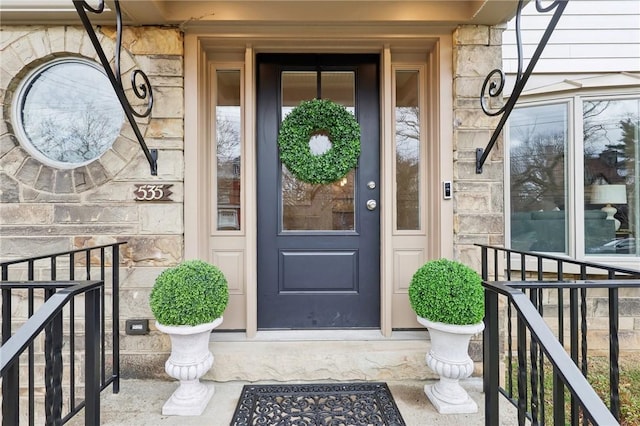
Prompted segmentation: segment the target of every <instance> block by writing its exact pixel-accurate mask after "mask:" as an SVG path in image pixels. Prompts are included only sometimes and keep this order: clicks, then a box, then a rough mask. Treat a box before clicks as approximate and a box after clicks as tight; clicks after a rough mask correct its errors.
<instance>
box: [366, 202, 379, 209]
mask: <svg viewBox="0 0 640 426" xmlns="http://www.w3.org/2000/svg"><path fill="white" fill-rule="evenodd" d="M376 207H378V203H376V200H367V209H369V210H371V211H373V210H375V209H376Z"/></svg>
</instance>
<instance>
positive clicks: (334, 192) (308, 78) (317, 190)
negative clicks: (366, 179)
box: [281, 71, 355, 231]
mask: <svg viewBox="0 0 640 426" xmlns="http://www.w3.org/2000/svg"><path fill="white" fill-rule="evenodd" d="M320 80H321V95H322V96H321V97H322V98H323V99H331V100H333V101H335V102H337V103H340V104H342V105H344V106H345V107H346V108H347V109H348V110H349V111H352V112H353V111H354V110H355V76H354V74H353V73H352V72H322V73H321V76H320ZM317 84H318V82H317V74H316V73H315V72H295V71H293V72H284V73H282V99H283V105H282V118H283V119H284V117H286V115H287V114H288V113H289V112H290V111H291V110H292V109H293V108H294V107H295V106H297V105H299V104H300V102H302V101H304V100H310V99H314V98H316V97H317V93H318V91H317ZM311 142H312V144H311V145H310V148H309V149H310V150H311V152H312V153H315V152H317V153H318V155H320V154H321V153H322V152H323V149H326V148H327V147H326V146H324V147H323V146H319V147H316V146H312V145H313V143H314V142H318V141H316V140H313V141H311ZM281 176H282V215H283V217H282V230H283V231H352V230H354V229H355V220H354V218H355V214H354V198H355V170H351V171H350V172H349V173H347V175H346V176H345V177H344V178H342V179H340V180H338V181H337V182H333V183H331V184H327V185H312V184H309V183H306V182H302V181H300V180H298V179H296V178H295V177H294V176H293V175H292V174H291V173H290V172H289V170H287V168H286V167H285V166H284V165H283V166H282V173H281Z"/></svg>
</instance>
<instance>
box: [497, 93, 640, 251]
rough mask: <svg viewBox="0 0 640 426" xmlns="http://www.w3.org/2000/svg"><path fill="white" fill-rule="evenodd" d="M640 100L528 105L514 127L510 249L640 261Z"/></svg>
mask: <svg viewBox="0 0 640 426" xmlns="http://www.w3.org/2000/svg"><path fill="white" fill-rule="evenodd" d="M639 128H640V96H639V95H635V96H616V97H613V96H605V95H601V96H594V95H591V94H589V95H587V94H577V95H573V96H570V97H566V98H563V99H554V100H552V101H548V102H536V103H533V102H532V103H522V104H521V106H520V107H518V108H516V109H514V110H513V112H512V114H511V117H510V119H509V132H508V147H509V149H508V156H507V157H508V161H507V167H508V170H507V172H506V174H507V176H508V181H509V185H508V188H509V190H508V191H509V194H508V196H507V205H508V206H509V207H508V209H509V213H510V214H509V218H510V219H509V227H508V228H509V233H510V236H509V238H510V246H511V248H513V249H516V250H523V251H540V252H550V253H561V254H567V255H570V256H574V257H578V258H580V257H589V256H590V257H594V256H610V257H614V258H616V259H625V258H630V259H629V260H631V259H634V261H636V260H637V257H639V256H640V244H639V241H640V237H639V232H640V196H639V193H640V187H639V186H638V181H639V180H640V179H639V175H640V154H639V152H638V145H639V142H638V140H639V139H640V138H639Z"/></svg>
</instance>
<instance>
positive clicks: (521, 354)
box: [516, 314, 527, 426]
mask: <svg viewBox="0 0 640 426" xmlns="http://www.w3.org/2000/svg"><path fill="white" fill-rule="evenodd" d="M516 329H517V333H518V336H517V337H516V339H517V341H518V344H517V346H518V347H517V351H518V425H520V426H524V425H525V421H526V418H527V326H526V324H525V323H524V321H523V320H522V318H521V317H520V314H518V320H517V326H516Z"/></svg>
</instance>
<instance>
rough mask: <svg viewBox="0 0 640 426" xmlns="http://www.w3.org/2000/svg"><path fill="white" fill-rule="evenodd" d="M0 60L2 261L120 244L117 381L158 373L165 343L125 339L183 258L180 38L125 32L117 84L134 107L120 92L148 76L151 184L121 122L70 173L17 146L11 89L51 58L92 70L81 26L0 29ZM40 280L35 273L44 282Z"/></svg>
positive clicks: (166, 32)
mask: <svg viewBox="0 0 640 426" xmlns="http://www.w3.org/2000/svg"><path fill="white" fill-rule="evenodd" d="M100 31H101V32H100V33H99V34H98V36H99V38H100V40H101V44H102V46H103V48H104V50H105V52H106V54H107V56H108V57H109V56H113V54H114V53H113V52H114V50H115V30H114V28H108V27H102V28H101V30H100ZM0 55H1V58H2V61H0V100H1V101H2V114H3V115H2V120H0V170H1V171H0V201H1V204H0V217H2V220H1V221H0V235H1V240H0V259H1V260H9V259H13V258H24V257H30V256H34V255H39V254H48V253H53V252H60V251H67V250H71V249H75V248H80V247H88V246H93V245H98V244H109V243H112V242H120V241H127V245H125V246H122V249H121V253H120V257H121V268H120V278H121V288H120V314H121V316H120V321H121V323H120V330H121V355H122V374H123V376H124V377H132V376H134V377H135V376H149V375H153V374H158V373H160V372H161V371H162V364H163V362H164V359H166V356H167V355H166V354H167V353H168V352H169V347H170V345H169V340H168V338H167V337H166V336H164V335H162V334H160V333H155V332H154V333H151V334H149V335H146V336H128V335H125V333H124V325H125V321H126V320H127V319H130V318H153V315H152V314H151V311H150V308H149V304H148V295H149V292H150V289H151V287H152V286H153V283H154V280H155V278H156V276H157V275H158V274H159V273H160V272H161V271H162V270H163V269H164V268H165V267H166V266H169V265H174V264H176V263H177V262H179V261H180V260H182V258H183V253H184V223H183V221H184V220H183V193H184V191H183V182H184V178H183V175H184V164H183V163H184V155H183V145H184V136H183V135H184V129H183V119H184V93H183V87H184V85H183V80H184V70H183V34H182V32H181V31H180V30H178V29H175V28H168V27H134V28H126V29H125V30H124V32H123V50H122V54H121V67H122V75H123V76H122V81H123V83H124V86H125V87H124V88H125V91H126V93H127V95H128V96H130V99H131V100H132V104H133V105H134V107H135V105H136V102H135V101H137V99H136V98H135V97H134V96H133V94H132V90H131V88H130V87H127V85H128V84H129V81H130V75H131V73H132V72H133V71H134V70H135V69H140V70H142V71H143V72H144V73H145V74H146V75H147V76H148V77H149V79H150V82H151V86H152V88H153V96H154V105H153V110H152V113H151V116H150V117H148V118H146V119H139V120H138V124H139V128H140V131H141V132H142V134H143V136H144V138H145V141H146V143H147V145H148V147H149V148H156V149H158V175H157V176H151V173H150V168H149V165H148V163H147V160H146V158H145V157H144V154H143V152H142V149H141V148H140V146H139V144H138V142H137V140H136V138H135V135H134V133H133V131H132V128H131V126H130V125H129V124H128V122H126V118H125V124H124V125H123V127H122V130H121V132H120V135H119V136H118V138H117V140H116V141H115V142H114V144H113V146H112V147H111V148H110V149H109V150H108V151H107V152H105V153H104V154H103V155H102V156H101V157H100V158H99V159H98V160H96V161H94V162H92V163H90V164H88V165H86V166H83V167H79V168H76V169H72V170H60V169H55V168H53V167H49V166H47V165H44V164H42V163H41V162H40V161H38V160H37V159H35V158H32V157H31V156H30V155H29V154H28V152H27V151H26V150H24V149H23V148H22V147H21V146H20V144H19V142H18V139H17V137H16V136H15V134H14V131H13V129H12V124H11V114H12V113H13V111H12V107H11V102H12V99H13V95H14V92H15V90H16V88H17V86H18V84H19V83H20V81H21V80H22V79H23V78H24V77H25V76H26V75H27V73H28V72H29V71H30V70H32V69H34V67H36V66H38V65H40V64H42V63H44V62H46V61H48V60H50V59H53V58H58V57H63V56H74V57H78V56H80V57H84V58H88V59H92V60H94V61H96V62H99V59H98V58H97V55H96V53H95V51H94V48H93V45H92V44H91V42H90V40H89V38H88V36H87V35H86V33H85V31H84V29H83V28H81V27H72V26H55V27H44V26H3V27H2V31H1V32H0ZM134 100H135V101H134ZM136 184H171V185H172V187H171V192H172V194H171V196H170V199H171V200H170V201H159V202H141V201H136V200H135V195H134V190H135V188H136V186H135V185H136ZM78 271H81V268H78ZM47 274H48V272H47V271H45V270H42V271H37V272H36V276H37V277H41V278H42V279H44V278H46V277H47ZM25 277H26V275H25V273H24V271H19V270H16V271H12V273H11V277H10V278H13V279H18V278H25ZM78 277H81V275H80V274H78ZM15 313H16V315H14V319H15V322H16V324H18V323H20V322H22V321H23V320H24V318H25V317H26V312H25V311H24V310H18V311H16V312H15ZM145 354H147V355H148V354H152V357H153V358H154V361H155V362H153V363H152V364H150V365H145V362H146V361H147V360H146V355H145ZM136 357H139V359H141V360H143V361H144V362H138V361H136V360H135V359H136ZM151 371H152V372H153V373H151Z"/></svg>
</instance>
